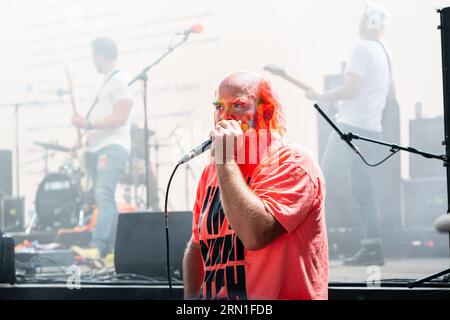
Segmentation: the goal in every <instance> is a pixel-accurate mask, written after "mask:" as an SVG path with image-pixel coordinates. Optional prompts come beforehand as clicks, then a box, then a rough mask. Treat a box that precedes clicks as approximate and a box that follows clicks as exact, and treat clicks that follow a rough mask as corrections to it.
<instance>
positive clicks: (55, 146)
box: [34, 141, 70, 152]
mask: <svg viewBox="0 0 450 320" xmlns="http://www.w3.org/2000/svg"><path fill="white" fill-rule="evenodd" d="M34 144H35V145H38V146H40V147H42V148H44V149H47V150H53V151H60V152H70V148H67V147H63V146H60V145H59V144H55V143H48V142H38V141H35V142H34Z"/></svg>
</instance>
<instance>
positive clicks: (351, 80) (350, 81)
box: [305, 72, 361, 103]
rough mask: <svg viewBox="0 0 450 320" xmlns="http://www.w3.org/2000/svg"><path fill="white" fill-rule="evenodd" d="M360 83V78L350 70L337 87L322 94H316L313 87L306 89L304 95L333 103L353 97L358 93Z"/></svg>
mask: <svg viewBox="0 0 450 320" xmlns="http://www.w3.org/2000/svg"><path fill="white" fill-rule="evenodd" d="M360 85H361V78H360V77H359V76H358V75H356V74H354V73H352V72H348V73H347V74H346V75H345V80H344V83H343V84H342V85H340V86H339V87H337V88H335V89H333V90H330V91H327V92H325V93H323V94H322V95H320V94H318V93H317V92H315V91H314V90H313V89H310V90H307V91H306V93H305V95H306V97H307V98H308V99H311V100H319V99H320V100H322V101H325V102H328V103H333V102H336V101H340V100H347V99H350V98H353V97H354V96H356V95H357V94H358V91H359V88H360Z"/></svg>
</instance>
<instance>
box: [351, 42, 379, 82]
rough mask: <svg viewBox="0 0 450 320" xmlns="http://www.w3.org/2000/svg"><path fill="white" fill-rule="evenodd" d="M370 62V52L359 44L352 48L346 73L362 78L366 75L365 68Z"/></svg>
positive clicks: (371, 59)
mask: <svg viewBox="0 0 450 320" xmlns="http://www.w3.org/2000/svg"><path fill="white" fill-rule="evenodd" d="M372 61H373V56H372V54H371V52H370V50H369V49H368V48H367V47H366V46H364V45H362V44H360V45H358V46H357V47H356V48H354V49H353V51H352V53H351V54H350V60H349V63H348V67H347V72H351V73H354V74H356V75H357V76H359V77H360V78H362V77H364V75H365V74H366V71H367V68H368V67H369V66H370V64H371V63H372Z"/></svg>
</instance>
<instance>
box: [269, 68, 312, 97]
mask: <svg viewBox="0 0 450 320" xmlns="http://www.w3.org/2000/svg"><path fill="white" fill-rule="evenodd" d="M264 70H266V71H269V72H270V73H272V74H274V75H276V76H279V77H281V78H283V79H285V80H287V81H288V82H290V83H291V84H293V85H294V86H296V87H297V88H300V89H302V90H303V91H308V90H310V89H311V87H310V86H308V85H306V84H304V83H303V82H301V81H298V80H297V79H295V78H293V77H291V76H290V75H288V74H287V73H286V71H285V70H284V69H283V68H280V67H277V66H275V65H272V64H268V65H266V66H264Z"/></svg>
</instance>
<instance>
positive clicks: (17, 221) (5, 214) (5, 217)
mask: <svg viewBox="0 0 450 320" xmlns="http://www.w3.org/2000/svg"><path fill="white" fill-rule="evenodd" d="M0 204H1V206H0V222H1V229H2V231H3V232H21V231H24V230H25V215H24V198H4V199H3V200H1V202H0Z"/></svg>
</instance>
